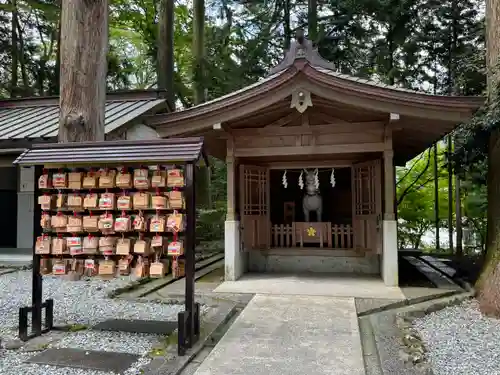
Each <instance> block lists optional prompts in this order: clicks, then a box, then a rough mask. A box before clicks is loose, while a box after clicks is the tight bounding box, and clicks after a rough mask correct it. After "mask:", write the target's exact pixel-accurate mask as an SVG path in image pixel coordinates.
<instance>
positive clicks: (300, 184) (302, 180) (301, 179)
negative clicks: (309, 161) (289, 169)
mask: <svg viewBox="0 0 500 375" xmlns="http://www.w3.org/2000/svg"><path fill="white" fill-rule="evenodd" d="M302 173H304V172H303V171H300V176H299V186H300V188H301V189H302V190H304V179H303V178H302Z"/></svg>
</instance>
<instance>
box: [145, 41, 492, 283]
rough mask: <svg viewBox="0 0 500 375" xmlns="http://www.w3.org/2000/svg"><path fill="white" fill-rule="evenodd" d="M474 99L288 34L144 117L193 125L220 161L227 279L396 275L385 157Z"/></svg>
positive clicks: (439, 127)
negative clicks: (393, 78)
mask: <svg viewBox="0 0 500 375" xmlns="http://www.w3.org/2000/svg"><path fill="white" fill-rule="evenodd" d="M482 102H483V98H476V97H454V96H437V95H429V94H426V93H421V92H416V91H412V90H407V89H403V88H399V87H395V86H389V85H385V84H381V83H376V82H373V81H369V80H365V79H360V78H356V77H352V76H348V75H345V74H342V73H340V72H338V71H337V70H336V69H335V66H334V65H333V64H332V63H330V62H328V61H325V60H324V59H322V58H321V56H320V55H319V54H318V51H317V49H315V48H314V47H313V45H312V43H311V42H310V41H308V40H306V39H303V38H298V39H297V40H296V41H295V42H293V43H292V45H291V47H290V50H289V51H288V52H287V54H286V57H285V59H284V60H283V61H282V62H281V63H280V64H278V65H277V66H276V67H275V68H273V69H272V70H271V71H270V74H269V75H268V76H267V77H266V78H264V79H262V80H260V81H259V82H257V83H255V84H253V85H250V86H248V87H245V88H243V89H241V90H238V91H235V92H233V93H231V94H228V95H226V96H223V97H221V98H218V99H215V100H212V101H210V102H207V103H203V104H202V105H198V106H194V107H192V108H189V109H186V110H183V111H179V112H176V113H172V114H168V115H155V116H151V117H150V118H149V119H148V120H147V121H148V123H149V124H150V125H151V126H154V127H155V128H156V129H157V131H158V132H159V134H160V135H161V136H162V137H177V136H186V135H203V136H204V138H205V141H206V145H207V150H208V153H209V154H211V155H213V156H215V157H217V158H220V159H223V160H226V163H227V194H228V197H227V220H226V227H225V228H226V234H225V241H226V242H225V251H226V280H236V279H238V278H239V277H240V276H241V275H242V274H243V273H244V272H247V271H256V272H270V271H276V272H300V271H307V272H311V271H312V272H343V273H345V272H353V273H372V274H375V273H377V274H379V273H381V274H382V276H383V278H384V281H385V283H386V284H387V285H397V283H398V275H397V269H398V266H397V221H396V207H395V206H396V205H395V166H396V165H403V164H404V163H406V162H407V161H408V160H410V159H411V158H413V157H414V156H416V155H418V154H419V153H421V152H422V151H424V150H425V149H426V148H427V147H429V146H431V145H432V144H433V143H434V142H436V141H438V140H439V139H441V138H442V137H443V135H445V134H446V133H448V132H450V131H451V130H453V129H454V128H455V127H456V126H457V125H458V124H459V123H461V122H463V121H464V120H466V119H468V118H470V117H471V115H472V113H473V112H474V111H475V110H476V109H477V108H478V107H479V106H481V104H482ZM301 175H302V177H301ZM301 179H302V181H303V185H304V186H303V187H302V186H301V185H300V184H299V181H300V180H301ZM311 179H312V180H311ZM312 196H316V198H312ZM306 197H308V198H307V200H308V201H310V203H311V205H314V204H316V206H315V207H312V208H314V209H311V207H309V208H310V210H308V212H309V211H310V215H306V214H305V212H304V199H306ZM317 197H321V200H318V199H317ZM306 216H310V217H309V218H307V217H306Z"/></svg>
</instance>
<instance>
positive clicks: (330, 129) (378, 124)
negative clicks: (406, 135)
mask: <svg viewBox="0 0 500 375" xmlns="http://www.w3.org/2000/svg"><path fill="white" fill-rule="evenodd" d="M383 129H384V123H383V122H382V121H370V122H350V123H345V122H338V123H330V124H324V125H311V126H309V127H303V126H292V127H281V128H275V127H273V128H246V129H233V130H232V131H231V133H232V134H233V135H234V136H235V137H237V136H240V137H241V136H243V137H245V136H246V137H248V136H257V135H259V136H262V135H269V136H273V135H313V134H329V133H355V132H359V131H371V130H379V131H383Z"/></svg>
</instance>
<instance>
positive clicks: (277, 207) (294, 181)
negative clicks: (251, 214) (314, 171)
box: [270, 168, 352, 225]
mask: <svg viewBox="0 0 500 375" xmlns="http://www.w3.org/2000/svg"><path fill="white" fill-rule="evenodd" d="M284 173H285V171H284V170H271V172H270V174H271V176H270V177H271V181H270V182H271V212H270V213H271V223H272V224H273V225H274V224H291V223H292V222H304V221H305V219H304V213H303V210H302V198H303V196H304V194H305V192H304V190H302V189H301V188H300V186H299V176H300V173H301V170H300V169H291V170H290V169H288V170H286V180H287V187H286V188H285V187H284V186H283V174H284ZM331 173H332V169H327V168H325V169H319V175H318V177H319V190H320V193H321V197H322V201H323V212H322V216H323V217H322V220H321V221H323V222H331V223H332V224H344V225H346V224H351V223H352V202H351V168H335V170H334V177H335V187H332V185H331V183H330V178H331ZM310 221H311V222H316V221H318V220H317V217H316V213H315V212H314V211H313V212H311V216H310Z"/></svg>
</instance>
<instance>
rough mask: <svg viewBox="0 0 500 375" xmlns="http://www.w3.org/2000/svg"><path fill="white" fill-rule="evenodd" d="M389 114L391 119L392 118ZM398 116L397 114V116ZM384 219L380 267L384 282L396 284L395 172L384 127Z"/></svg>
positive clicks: (389, 131)
mask: <svg viewBox="0 0 500 375" xmlns="http://www.w3.org/2000/svg"><path fill="white" fill-rule="evenodd" d="M392 117H393V116H392V114H391V120H392ZM397 118H399V116H397ZM384 142H385V147H384V219H383V220H382V236H383V237H382V240H383V251H382V267H381V273H382V278H383V279H384V284H385V285H387V286H397V285H398V283H399V276H398V237H397V230H398V229H397V223H396V215H395V211H396V210H395V208H394V199H395V198H394V197H395V191H396V189H395V183H394V180H395V173H394V151H393V149H392V129H391V128H390V127H389V126H386V128H385V134H384Z"/></svg>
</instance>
